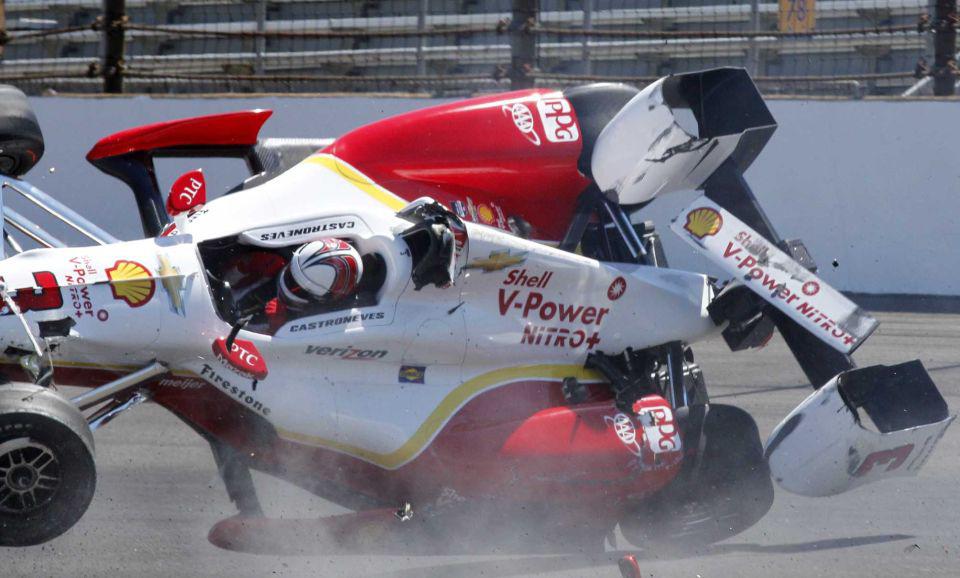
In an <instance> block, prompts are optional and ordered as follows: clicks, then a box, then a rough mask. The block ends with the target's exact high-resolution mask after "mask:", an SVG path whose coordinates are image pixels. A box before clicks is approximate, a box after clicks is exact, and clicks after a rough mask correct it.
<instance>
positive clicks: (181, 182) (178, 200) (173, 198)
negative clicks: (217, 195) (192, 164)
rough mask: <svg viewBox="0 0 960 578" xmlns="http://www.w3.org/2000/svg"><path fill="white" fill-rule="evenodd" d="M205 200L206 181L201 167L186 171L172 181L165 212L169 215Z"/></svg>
mask: <svg viewBox="0 0 960 578" xmlns="http://www.w3.org/2000/svg"><path fill="white" fill-rule="evenodd" d="M206 202H207V181H206V179H204V178H203V169H194V170H192V171H189V172H186V173H184V174H182V175H180V177H179V178H178V179H177V180H176V181H174V182H173V185H172V186H171V187H170V192H169V193H167V213H169V214H170V216H171V217H174V216H176V215H179V214H180V213H185V212H187V211H189V210H190V209H193V208H194V207H199V206H200V205H202V204H204V203H206Z"/></svg>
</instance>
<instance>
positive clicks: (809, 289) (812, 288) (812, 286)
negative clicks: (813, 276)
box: [800, 281, 820, 297]
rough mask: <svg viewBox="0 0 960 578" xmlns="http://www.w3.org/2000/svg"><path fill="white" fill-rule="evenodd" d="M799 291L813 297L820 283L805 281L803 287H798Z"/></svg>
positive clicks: (817, 291) (818, 290) (818, 289)
mask: <svg viewBox="0 0 960 578" xmlns="http://www.w3.org/2000/svg"><path fill="white" fill-rule="evenodd" d="M800 291H801V292H802V293H803V294H804V295H806V296H807V297H813V296H814V295H816V294H817V293H819V292H820V284H819V283H817V282H816V281H807V282H806V283H804V284H803V287H801V288H800Z"/></svg>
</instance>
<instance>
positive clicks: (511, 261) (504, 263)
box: [465, 249, 527, 273]
mask: <svg viewBox="0 0 960 578" xmlns="http://www.w3.org/2000/svg"><path fill="white" fill-rule="evenodd" d="M526 260H527V252H526V251H522V252H520V253H517V254H516V255H514V254H511V253H510V249H507V250H505V251H490V255H489V256H487V257H479V258H477V259H474V260H472V261H470V262H469V263H467V266H466V267H465V269H480V270H481V271H483V272H484V273H490V272H492V271H500V270H501V269H506V268H507V267H513V266H514V265H519V264H521V263H523V262H524V261H526Z"/></svg>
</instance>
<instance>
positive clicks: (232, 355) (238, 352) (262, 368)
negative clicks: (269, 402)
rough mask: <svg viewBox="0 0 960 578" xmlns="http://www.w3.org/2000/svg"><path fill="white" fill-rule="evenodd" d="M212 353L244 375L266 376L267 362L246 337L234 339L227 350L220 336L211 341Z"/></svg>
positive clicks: (257, 377)
mask: <svg viewBox="0 0 960 578" xmlns="http://www.w3.org/2000/svg"><path fill="white" fill-rule="evenodd" d="M213 354H214V355H215V356H216V358H217V359H219V360H220V362H221V363H223V364H224V365H226V366H227V367H229V368H230V369H232V370H233V371H235V372H237V373H239V374H240V375H242V376H244V377H248V378H250V379H263V378H265V377H267V363H266V362H265V361H264V360H263V356H262V355H260V351H258V350H257V346H256V345H254V344H253V343H251V342H250V341H247V340H246V339H234V340H233V343H232V344H231V347H230V351H227V340H226V339H224V338H223V337H221V338H219V339H217V340H216V341H214V342H213Z"/></svg>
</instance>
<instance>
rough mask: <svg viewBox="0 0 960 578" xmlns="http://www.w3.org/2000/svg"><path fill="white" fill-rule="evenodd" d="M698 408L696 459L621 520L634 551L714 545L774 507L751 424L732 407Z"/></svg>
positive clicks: (691, 458)
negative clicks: (699, 432) (700, 414)
mask: <svg viewBox="0 0 960 578" xmlns="http://www.w3.org/2000/svg"><path fill="white" fill-rule="evenodd" d="M703 407H704V409H705V410H706V414H705V415H704V416H703V429H702V435H701V437H700V439H699V442H700V446H699V448H700V449H699V452H697V455H689V454H688V456H687V457H686V460H685V464H684V468H683V470H682V471H681V472H680V474H678V476H677V479H675V480H674V481H673V482H672V483H671V484H670V485H668V486H667V487H666V488H664V489H663V490H661V491H660V492H658V493H657V494H656V495H654V496H651V497H650V498H648V499H647V500H645V501H644V502H643V503H642V504H640V505H638V506H637V507H635V508H632V509H631V510H630V511H629V512H628V514H627V515H625V516H623V517H622V518H621V519H620V530H621V532H622V533H623V536H624V537H625V538H626V539H627V540H628V541H629V542H631V543H632V544H633V545H635V546H637V547H644V546H646V545H651V544H654V543H655V544H656V545H657V546H658V547H663V546H665V545H666V546H671V545H673V546H697V545H704V544H711V543H713V542H718V541H720V540H723V539H725V538H729V537H730V536H734V535H736V534H739V533H740V532H743V531H744V530H746V529H747V528H749V527H751V526H753V525H754V524H756V523H757V522H758V521H759V520H760V519H761V518H762V517H763V516H764V515H765V514H766V513H767V511H768V510H769V509H770V506H771V505H772V504H773V495H774V494H773V482H772V481H771V479H770V469H769V468H768V467H767V463H766V461H765V460H764V458H763V443H762V442H761V441H760V434H759V431H758V430H757V424H756V422H754V420H753V418H752V417H750V415H749V414H748V413H747V412H745V411H743V410H742V409H740V408H737V407H734V406H729V405H721V404H710V405H708V406H703ZM695 439H696V438H694V439H691V440H689V442H693V441H694V440H695ZM689 442H688V443H689Z"/></svg>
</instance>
